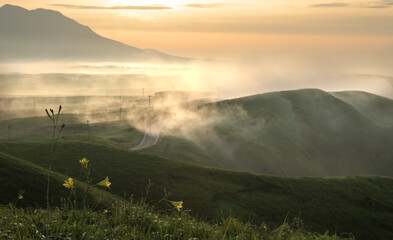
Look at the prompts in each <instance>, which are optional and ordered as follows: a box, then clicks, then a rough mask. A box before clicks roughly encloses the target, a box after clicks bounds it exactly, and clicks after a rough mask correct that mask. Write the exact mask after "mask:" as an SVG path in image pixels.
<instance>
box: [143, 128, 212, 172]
mask: <svg viewBox="0 0 393 240" xmlns="http://www.w3.org/2000/svg"><path fill="white" fill-rule="evenodd" d="M141 152H144V153H151V154H155V155H158V156H160V157H165V158H169V159H173V160H179V161H184V162H190V163H194V164H200V165H204V166H212V167H218V166H219V164H218V163H217V162H216V161H215V160H214V159H212V158H211V157H210V156H209V155H208V154H207V153H206V152H205V151H203V150H202V149H201V148H199V147H198V146H197V145H196V144H195V143H193V142H191V141H188V140H186V139H183V138H178V137H174V136H165V135H164V136H162V137H160V140H159V141H158V143H157V144H156V145H154V146H152V147H150V148H146V149H143V150H141Z"/></svg>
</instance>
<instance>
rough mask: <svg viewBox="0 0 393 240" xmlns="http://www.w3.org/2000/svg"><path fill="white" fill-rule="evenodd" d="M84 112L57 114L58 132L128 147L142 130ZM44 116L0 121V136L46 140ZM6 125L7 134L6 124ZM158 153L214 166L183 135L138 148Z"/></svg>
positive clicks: (47, 131) (47, 126) (135, 142)
mask: <svg viewBox="0 0 393 240" xmlns="http://www.w3.org/2000/svg"><path fill="white" fill-rule="evenodd" d="M84 118H86V116H82V115H76V114H64V115H62V117H61V118H60V121H61V124H62V123H65V124H66V127H65V128H64V130H63V132H62V136H63V138H64V139H68V140H79V141H88V142H92V143H102V144H112V145H117V146H119V147H122V148H124V149H129V148H131V147H134V146H136V145H138V143H139V142H140V141H141V140H142V138H143V134H144V133H143V132H141V131H139V130H138V129H136V128H135V127H133V126H132V125H131V124H130V122H129V121H127V120H122V121H108V122H105V121H104V122H94V123H89V124H88V125H87V123H86V122H83V121H82V120H81V119H84ZM50 124H51V122H50V120H49V119H48V117H47V116H46V115H45V116H42V117H27V118H16V119H11V120H3V121H0V140H8V138H9V137H10V138H11V141H45V140H49V139H50V136H51V133H52V127H51V125H50ZM9 126H10V128H11V129H10V136H9V132H8V127H9ZM142 151H143V152H145V153H152V154H156V155H158V156H162V157H166V158H171V159H175V160H181V161H185V162H190V163H196V164H201V165H207V166H218V163H217V162H215V161H214V160H213V159H212V158H211V157H210V156H209V155H208V154H207V153H206V152H204V151H203V150H202V149H200V148H199V147H198V146H197V145H196V144H195V143H193V142H191V141H188V140H186V139H184V138H179V137H174V136H163V137H161V139H160V141H159V142H158V144H157V145H156V146H153V147H151V148H147V149H144V150H142Z"/></svg>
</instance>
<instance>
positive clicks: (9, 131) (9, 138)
mask: <svg viewBox="0 0 393 240" xmlns="http://www.w3.org/2000/svg"><path fill="white" fill-rule="evenodd" d="M8 141H11V126H8Z"/></svg>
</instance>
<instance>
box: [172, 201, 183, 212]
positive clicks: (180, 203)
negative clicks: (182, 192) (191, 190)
mask: <svg viewBox="0 0 393 240" xmlns="http://www.w3.org/2000/svg"><path fill="white" fill-rule="evenodd" d="M169 202H170V203H171V204H172V205H173V206H174V207H175V208H176V209H177V211H179V212H180V208H182V207H183V206H182V204H183V201H180V202H174V201H169Z"/></svg>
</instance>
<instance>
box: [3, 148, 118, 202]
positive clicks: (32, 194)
mask: <svg viewBox="0 0 393 240" xmlns="http://www.w3.org/2000/svg"><path fill="white" fill-rule="evenodd" d="M41 165H42V167H41V166H38V165H36V164H34V163H32V162H30V161H26V160H23V159H20V158H16V157H13V156H11V155H8V154H5V153H3V152H0V188H1V191H2V194H1V198H0V204H8V203H14V202H15V201H16V200H17V197H18V194H19V192H20V191H24V194H23V197H24V198H23V201H19V202H18V206H22V207H37V206H39V207H46V186H47V179H48V170H47V169H45V168H44V165H45V164H44V163H42V164H41ZM68 178H69V176H67V175H63V174H59V173H58V172H54V173H52V174H51V183H50V203H51V204H52V205H55V206H59V205H60V204H61V199H62V198H63V199H65V198H66V197H68V196H69V190H67V189H66V188H64V187H63V183H64V180H66V179H68ZM75 184H76V186H77V187H78V188H80V190H81V189H82V186H81V185H80V184H78V183H75ZM89 195H90V197H89V198H90V199H91V201H92V202H91V203H92V204H94V205H95V204H103V205H111V204H112V202H113V201H115V200H119V199H120V198H119V197H116V196H115V195H112V194H110V193H108V192H105V191H102V190H99V189H95V188H94V187H93V188H92V189H91V191H90V194H89Z"/></svg>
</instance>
